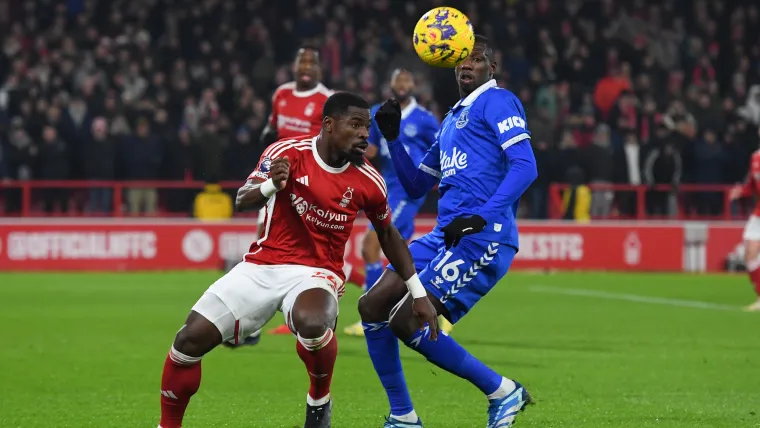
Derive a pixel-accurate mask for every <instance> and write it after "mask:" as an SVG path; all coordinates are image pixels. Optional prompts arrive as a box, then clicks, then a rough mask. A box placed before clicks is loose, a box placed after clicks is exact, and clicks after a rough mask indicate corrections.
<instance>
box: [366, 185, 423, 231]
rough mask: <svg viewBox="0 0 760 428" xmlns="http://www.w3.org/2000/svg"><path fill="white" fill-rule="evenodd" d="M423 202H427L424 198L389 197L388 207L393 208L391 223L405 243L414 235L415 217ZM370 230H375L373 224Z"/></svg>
mask: <svg viewBox="0 0 760 428" xmlns="http://www.w3.org/2000/svg"><path fill="white" fill-rule="evenodd" d="M423 202H425V199H424V198H423V199H412V200H410V199H405V198H394V197H393V195H392V194H391V195H390V196H389V197H388V205H389V206H390V208H391V223H393V225H394V226H396V229H398V231H399V233H400V234H401V237H402V238H404V241H409V240H410V239H412V235H414V217H416V216H417V212H418V211H419V210H420V207H421V206H422V204H423ZM369 229H370V230H375V229H374V227H372V224H370V225H369Z"/></svg>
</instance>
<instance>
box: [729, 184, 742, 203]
mask: <svg viewBox="0 0 760 428" xmlns="http://www.w3.org/2000/svg"><path fill="white" fill-rule="evenodd" d="M741 197H742V186H734V187H732V188H731V190H729V192H728V198H729V199H731V200H732V201H735V200H737V199H739V198H741Z"/></svg>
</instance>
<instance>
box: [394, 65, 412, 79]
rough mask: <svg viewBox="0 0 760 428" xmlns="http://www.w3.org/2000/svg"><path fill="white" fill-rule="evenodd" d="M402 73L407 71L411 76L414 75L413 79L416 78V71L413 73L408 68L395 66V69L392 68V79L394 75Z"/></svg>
mask: <svg viewBox="0 0 760 428" xmlns="http://www.w3.org/2000/svg"><path fill="white" fill-rule="evenodd" d="M401 73H407V74H409V75H410V76H412V79H414V73H412V72H411V71H410V70H409V69H406V68H403V67H399V68H394V69H393V70H391V75H390V79H393V78H394V77H396V76H397V75H399V74H401Z"/></svg>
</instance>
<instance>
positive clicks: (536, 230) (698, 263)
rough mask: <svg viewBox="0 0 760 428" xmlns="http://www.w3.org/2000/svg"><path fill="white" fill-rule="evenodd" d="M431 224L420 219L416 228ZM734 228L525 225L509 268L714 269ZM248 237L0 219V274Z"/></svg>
mask: <svg viewBox="0 0 760 428" xmlns="http://www.w3.org/2000/svg"><path fill="white" fill-rule="evenodd" d="M433 225H434V222H433V220H430V219H423V220H420V221H418V224H417V230H416V233H417V234H418V235H421V234H424V233H427V232H428V231H430V230H431V229H432V227H433ZM366 230H367V223H366V220H359V221H357V222H356V224H355V225H354V231H353V234H352V237H351V241H350V242H349V244H348V247H347V249H346V260H347V261H348V262H350V263H353V264H356V265H361V240H362V238H363V236H364V233H365V232H366ZM695 230H696V231H697V232H698V233H697V234H696V235H695V234H694V233H692V232H694V231H695ZM741 230H742V225H740V224H730V223H728V224H727V223H722V224H716V225H713V224H710V223H698V224H691V225H689V224H687V223H683V222H672V223H668V222H663V223H635V222H630V223H627V222H599V223H589V224H575V223H565V222H534V221H525V222H521V223H520V252H519V253H518V255H517V257H516V259H515V262H514V265H513V267H514V268H520V269H559V270H616V271H620V270H631V271H633V270H635V271H684V270H689V271H703V270H709V271H718V270H722V268H723V262H724V260H725V257H726V256H727V255H728V253H730V252H732V251H733V250H734V249H735V248H736V246H737V245H738V244H739V243H740V239H741ZM703 235H704V237H702V236H703ZM690 236H692V237H693V236H699V237H701V238H689V237H690ZM254 237H255V225H254V222H252V221H250V220H233V221H225V222H218V223H209V222H199V221H194V220H173V219H113V220H111V219H71V220H68V219H0V271H46V270H47V271H122V270H168V269H217V268H220V267H222V266H223V264H224V260H229V259H240V258H241V257H242V254H243V253H244V252H245V251H246V250H247V248H248V246H249V245H250V243H251V241H252V240H253V239H254Z"/></svg>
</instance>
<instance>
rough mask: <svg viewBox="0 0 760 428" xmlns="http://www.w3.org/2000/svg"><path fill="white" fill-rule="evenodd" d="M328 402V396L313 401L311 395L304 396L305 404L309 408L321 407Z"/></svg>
mask: <svg viewBox="0 0 760 428" xmlns="http://www.w3.org/2000/svg"><path fill="white" fill-rule="evenodd" d="M328 401H330V394H327V395H325V396H324V397H322V398H320V399H319V400H315V399H313V398H311V395H309V394H306V404H308V405H309V406H322V405H324V404H327V402H328Z"/></svg>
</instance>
